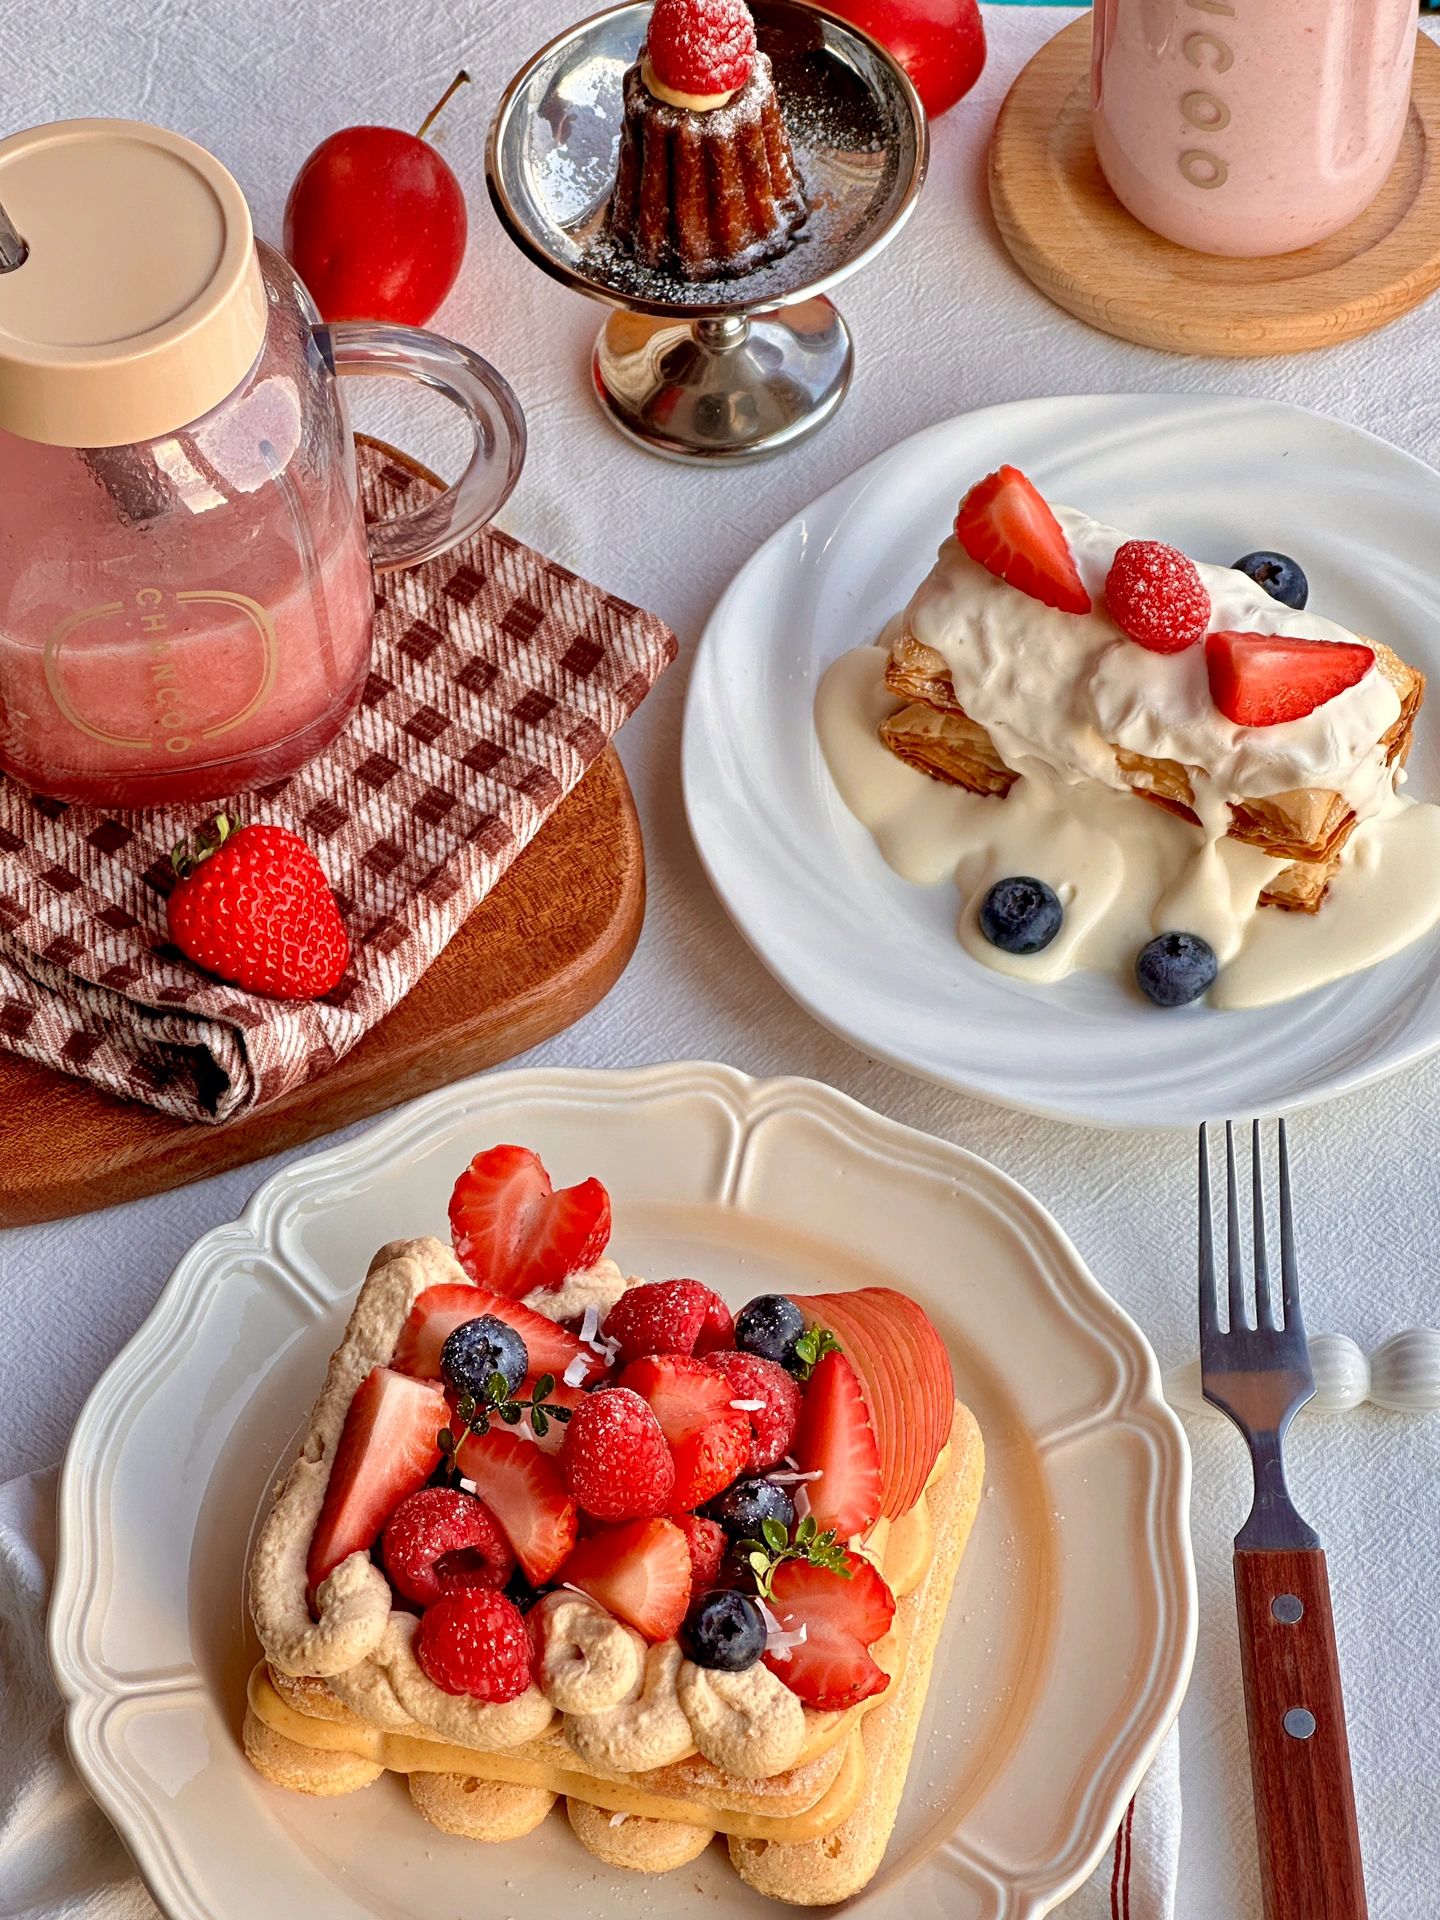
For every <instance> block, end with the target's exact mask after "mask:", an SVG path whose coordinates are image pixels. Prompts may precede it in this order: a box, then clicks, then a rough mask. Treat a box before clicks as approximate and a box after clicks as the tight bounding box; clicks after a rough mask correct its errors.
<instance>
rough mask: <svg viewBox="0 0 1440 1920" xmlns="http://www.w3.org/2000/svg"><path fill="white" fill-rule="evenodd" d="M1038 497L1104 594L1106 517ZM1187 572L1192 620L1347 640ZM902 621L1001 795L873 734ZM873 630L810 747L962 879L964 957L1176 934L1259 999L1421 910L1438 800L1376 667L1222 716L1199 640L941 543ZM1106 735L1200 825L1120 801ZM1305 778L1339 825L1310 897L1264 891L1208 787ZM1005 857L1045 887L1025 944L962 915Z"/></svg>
mask: <svg viewBox="0 0 1440 1920" xmlns="http://www.w3.org/2000/svg"><path fill="white" fill-rule="evenodd" d="M1055 512H1056V514H1057V517H1058V518H1059V519H1060V521H1061V524H1062V525H1063V526H1064V527H1065V530H1066V533H1067V536H1068V538H1069V539H1070V542H1071V547H1072V551H1073V552H1074V553H1075V556H1076V562H1077V565H1078V566H1079V569H1080V572H1081V577H1082V578H1083V579H1084V581H1085V585H1086V587H1087V589H1088V591H1089V592H1090V594H1091V597H1092V600H1093V601H1094V602H1095V604H1096V606H1097V608H1100V609H1103V604H1104V603H1103V588H1104V576H1105V573H1106V571H1108V568H1109V563H1110V560H1111V558H1112V557H1113V555H1114V551H1115V548H1116V546H1118V544H1119V543H1120V541H1121V540H1122V538H1123V537H1124V536H1123V535H1121V534H1119V533H1116V532H1114V531H1113V530H1112V529H1109V528H1104V527H1101V526H1099V525H1098V523H1096V522H1094V521H1091V520H1087V519H1086V518H1085V517H1084V516H1083V515H1079V514H1075V513H1073V512H1071V511H1070V510H1068V509H1066V508H1060V507H1057V508H1056V509H1055ZM1200 572H1201V576H1202V579H1203V580H1204V582H1205V585H1206V587H1207V589H1208V590H1209V592H1210V594H1211V600H1212V619H1211V627H1212V630H1218V629H1219V628H1221V627H1222V626H1223V627H1233V628H1237V629H1242V630H1248V631H1252V632H1285V633H1293V634H1297V635H1303V636H1304V637H1306V638H1310V639H1351V638H1353V637H1354V636H1353V635H1351V634H1349V633H1348V632H1347V631H1346V630H1345V629H1344V628H1341V627H1337V626H1335V625H1334V624H1333V623H1332V622H1329V621H1325V620H1322V619H1320V618H1319V617H1317V616H1315V615H1312V614H1309V613H1308V612H1307V613H1295V612H1293V611H1292V610H1291V609H1288V608H1285V607H1282V606H1281V605H1279V603H1277V602H1276V601H1274V600H1271V599H1270V598H1269V596H1268V595H1266V594H1265V593H1264V592H1263V589H1261V588H1259V587H1257V586H1255V585H1254V583H1253V582H1251V581H1249V580H1248V579H1246V577H1245V576H1244V575H1242V574H1237V573H1235V572H1233V571H1232V570H1231V569H1229V568H1218V567H1201V569H1200ZM902 624H903V625H908V628H909V630H910V632H911V633H912V634H913V635H914V636H915V637H916V638H917V639H920V640H922V641H923V642H924V643H925V644H926V645H927V646H931V647H934V648H935V650H936V651H937V652H939V653H941V654H942V655H943V657H944V658H945V660H946V664H947V666H949V668H950V670H951V674H952V678H953V680H954V683H955V689H956V694H957V697H958V698H959V700H960V702H961V704H962V705H963V706H964V707H965V708H966V710H967V711H968V712H969V713H970V714H971V715H972V716H973V717H974V718H975V719H976V720H977V721H979V722H980V723H981V724H982V725H984V726H985V727H986V728H987V730H988V731H989V732H990V733H991V735H992V737H993V738H994V740H995V743H996V746H997V747H998V749H999V751H1000V753H1001V755H1002V756H1003V758H1004V760H1005V762H1006V764H1007V765H1009V766H1010V767H1012V768H1014V769H1015V770H1016V771H1017V772H1018V773H1019V774H1020V775H1021V778H1020V779H1019V780H1017V781H1016V783H1015V785H1014V786H1013V787H1012V788H1011V789H1010V792H1009V794H1008V795H1007V796H1006V797H1005V798H1004V799H1003V800H1002V799H996V798H992V797H988V796H983V795H979V794H972V793H969V792H967V791H966V790H965V789H963V788H960V787H955V786H950V785H947V784H946V783H944V782H943V781H939V780H935V779H932V778H931V777H930V776H929V775H927V774H924V773H921V772H919V771H918V770H917V769H915V768H913V767H909V766H906V765H905V764H904V763H903V762H902V761H900V760H898V759H897V758H896V757H895V756H894V755H893V754H892V753H890V751H889V750H888V749H887V748H886V747H885V746H884V745H883V744H882V743H881V741H880V739H879V738H878V735H877V731H876V730H877V728H878V726H879V724H880V722H881V721H882V720H883V719H885V718H886V717H887V716H888V715H889V714H891V713H893V712H894V711H896V709H897V707H898V706H899V705H900V704H902V703H901V702H899V701H897V699H896V698H895V696H894V695H893V694H891V693H889V692H888V691H887V689H886V687H885V684H884V672H885V664H886V659H887V655H888V651H889V646H890V643H891V640H892V638H893V635H894V633H895V632H897V631H899V630H900V628H901V626H902ZM881 640H882V644H881V645H880V646H869V647H860V648H857V649H856V650H855V651H854V652H852V653H848V654H845V655H843V656H842V657H841V658H840V659H839V660H837V661H836V662H835V663H834V664H833V665H832V666H831V667H830V669H829V670H828V671H827V673H826V674H825V677H824V679H823V680H822V682H821V685H820V688H819V691H818V694H817V698H816V709H815V717H816V727H817V730H818V733H819V738H820V743H821V747H822V750H823V752H824V755H825V759H826V763H827V765H828V766H829V769H830V773H831V777H832V778H833V780H834V782H835V785H836V788H837V789H838V791H839V793H840V796H841V798H842V799H843V800H844V802H845V804H846V806H847V807H848V808H849V810H850V811H851V812H852V813H853V814H854V815H855V816H856V818H857V819H859V820H860V821H861V822H862V823H863V824H864V825H865V826H866V827H868V828H869V829H870V831H871V833H872V834H873V835H874V838H875V841H876V843H877V845H878V847H879V850H880V852H881V853H882V855H883V856H884V858H885V860H886V861H887V862H888V864H889V865H890V866H891V867H892V868H894V870H895V871H896V872H897V873H899V874H900V875H902V876H903V877H904V878H905V879H907V880H911V881H913V882H915V883H916V884H918V885H921V886H937V885H940V884H942V883H945V882H953V883H955V884H956V885H957V886H958V887H959V888H960V891H961V893H962V895H963V896H964V905H963V907H962V910H961V913H960V918H959V937H960V941H961V944H962V945H963V946H964V947H965V949H966V951H967V952H968V953H970V954H971V955H972V956H973V957H974V958H975V959H976V960H979V961H981V962H982V963H983V964H984V965H986V966H989V967H992V968H994V969H996V970H997V971H999V972H1003V973H1006V974H1009V975H1011V976H1013V977H1014V978H1016V979H1021V980H1030V981H1034V982H1036V983H1037V984H1047V983H1050V982H1053V981H1056V980H1059V979H1062V978H1063V977H1064V976H1065V975H1066V974H1068V973H1070V972H1072V971H1073V970H1074V969H1076V968H1078V967H1087V968H1098V969H1101V970H1104V971H1108V972H1114V973H1117V974H1120V975H1121V976H1123V977H1124V978H1125V979H1126V980H1127V981H1128V980H1130V979H1131V978H1133V967H1134V962H1135V956H1136V954H1137V953H1138V952H1139V950H1140V948H1141V947H1142V946H1144V945H1145V943H1146V942H1147V941H1148V940H1149V939H1151V938H1152V937H1153V936H1154V935H1155V934H1156V933H1164V932H1180V931H1183V932H1188V933H1196V934H1199V935H1201V937H1202V938H1204V939H1206V940H1208V941H1209V943H1210V945H1211V946H1212V947H1213V948H1214V949H1215V953H1216V956H1217V958H1218V960H1219V962H1220V969H1221V970H1220V975H1219V978H1218V979H1217V981H1216V983H1215V985H1214V986H1213V987H1212V988H1211V990H1210V995H1209V999H1210V1003H1211V1005H1213V1006H1218V1007H1230V1008H1241V1007H1261V1006H1268V1005H1271V1004H1273V1003H1275V1002H1277V1001H1281V1000H1287V999H1290V998H1292V997H1293V996H1295V995H1297V994H1300V993H1305V992H1307V991H1309V990H1310V989H1311V988H1314V987H1319V986H1323V985H1325V984H1327V983H1329V982H1330V981H1333V980H1338V979H1341V978H1343V977H1344V976H1345V975H1347V974H1350V973H1354V972H1357V971H1359V970H1360V969H1361V968H1363V967H1368V966H1373V965H1374V964H1375V963H1376V962H1377V961H1380V960H1383V959H1386V958H1388V957H1389V956H1390V955H1391V954H1393V953H1397V952H1399V951H1400V950H1401V949H1402V948H1403V947H1406V946H1408V945H1409V944H1410V943H1411V942H1412V941H1414V940H1416V939H1419V938H1420V936H1421V935H1422V934H1424V933H1426V932H1428V931H1429V930H1430V929H1431V928H1432V927H1434V926H1435V925H1436V924H1437V922H1440V808H1437V807H1435V806H1429V805H1418V804H1416V803H1414V802H1412V801H1410V800H1408V799H1407V798H1405V797H1404V796H1403V795H1402V794H1400V793H1399V792H1397V791H1396V786H1397V784H1398V782H1399V781H1403V778H1404V775H1403V773H1401V774H1399V775H1398V776H1397V775H1394V774H1393V773H1392V770H1391V769H1390V768H1389V767H1388V766H1387V765H1386V764H1385V757H1384V753H1383V751H1382V750H1381V749H1380V748H1379V746H1378V744H1377V743H1378V741H1379V739H1380V737H1381V735H1382V734H1383V733H1384V732H1385V731H1386V729H1387V728H1388V727H1389V726H1390V725H1391V724H1393V721H1394V720H1395V718H1396V717H1397V715H1398V712H1399V702H1398V697H1397V695H1396V694H1395V691H1394V689H1393V688H1392V687H1391V686H1390V684H1389V682H1388V681H1386V680H1385V679H1384V676H1383V675H1382V674H1380V673H1379V671H1378V670H1375V671H1372V672H1371V673H1369V674H1367V675H1366V676H1365V678H1364V679H1363V680H1362V681H1360V682H1359V683H1358V684H1357V685H1356V686H1354V687H1351V688H1349V689H1348V690H1347V691H1346V693H1344V694H1341V695H1339V696H1337V697H1336V698H1335V699H1334V700H1332V701H1327V702H1326V703H1325V704H1324V705H1323V706H1322V707H1318V708H1316V709H1315V711H1314V713H1312V714H1310V715H1307V716H1306V718H1305V719H1304V720H1301V721H1294V722H1289V723H1287V724H1285V725H1283V726H1280V727H1270V728H1265V729H1254V728H1243V727H1236V726H1234V725H1233V724H1232V723H1231V722H1229V721H1228V720H1226V719H1225V717H1224V716H1223V715H1222V714H1220V713H1219V712H1218V711H1217V710H1216V709H1215V707H1214V705H1213V703H1212V702H1211V700H1210V698H1209V690H1208V685H1207V684H1206V682H1205V675H1204V658H1203V649H1202V648H1200V647H1198V646H1197V647H1194V648H1191V649H1189V650H1187V652H1186V653H1183V654H1178V655H1175V654H1172V655H1158V654H1152V653H1148V652H1147V651H1146V650H1145V649H1144V648H1143V647H1139V646H1136V645H1135V644H1134V643H1133V642H1131V641H1129V640H1128V639H1126V638H1125V637H1124V636H1123V635H1122V634H1121V633H1120V632H1119V629H1118V628H1116V627H1115V626H1114V624H1113V622H1111V621H1110V620H1109V618H1108V616H1106V615H1105V614H1104V612H1103V610H1102V611H1098V612H1096V613H1093V614H1090V615H1079V616H1077V615H1073V614H1064V613H1059V612H1056V611H1055V610H1053V609H1050V608H1047V607H1044V606H1042V605H1041V604H1040V603H1039V602H1037V601H1034V600H1031V599H1030V598H1029V597H1028V596H1026V595H1023V594H1021V593H1019V592H1017V590H1015V589H1014V588H1011V587H1008V586H1006V585H1005V583H1004V582H1003V581H1000V580H996V579H995V578H994V577H993V576H992V575H990V574H988V573H986V572H985V570H984V569H983V568H980V567H977V566H976V565H975V564H974V563H973V562H972V561H970V560H969V559H968V557H967V556H966V555H965V554H964V553H963V551H962V550H961V549H960V548H959V546H958V545H957V543H956V542H955V541H953V540H948V541H947V542H946V543H945V545H944V547H942V549H941V553H940V559H939V561H938V562H937V564H936V566H935V568H934V569H933V570H932V572H931V574H930V575H929V577H928V578H927V579H926V581H925V582H924V583H923V584H922V586H921V587H920V589H919V591H918V592H917V593H916V595H915V598H914V600H912V602H911V604H910V607H909V608H908V609H907V610H906V612H905V614H904V615H901V616H897V619H896V620H895V621H893V622H892V623H891V625H890V627H889V628H887V629H886V632H885V633H884V634H883V635H882V636H881ZM1267 736H1268V738H1267ZM1111 742H1116V743H1118V744H1121V745H1123V746H1126V747H1128V748H1130V749H1132V750H1133V751H1135V752H1138V753H1146V754H1150V755H1152V756H1153V757H1155V758H1167V759H1175V760H1179V761H1181V762H1182V763H1183V764H1185V765H1186V766H1187V767H1189V768H1190V770H1191V781H1192V786H1193V788H1194V791H1195V801H1196V812H1197V813H1198V814H1199V815H1200V818H1201V822H1202V825H1201V826H1200V827H1199V828H1197V827H1196V826H1194V825H1192V824H1191V823H1190V822H1188V821H1184V820H1180V819H1177V818H1175V817H1174V816H1173V815H1171V814H1169V813H1167V812H1165V811H1164V809H1162V808H1160V807H1156V806H1152V805H1147V804H1145V803H1143V802H1139V801H1137V800H1136V798H1135V796H1134V794H1133V793H1132V792H1131V791H1130V790H1129V789H1128V788H1127V787H1126V786H1125V785H1124V784H1123V781H1122V780H1121V776H1120V774H1119V771H1118V769H1117V767H1116V764H1115V758H1114V753H1113V751H1112V748H1111V744H1110V743H1111ZM1201 769H1203V770H1204V771H1203V772H1202V771H1201ZM1305 786H1313V787H1320V788H1327V789H1331V790H1334V791H1337V792H1340V793H1343V794H1344V795H1345V796H1346V798H1347V799H1348V800H1349V802H1350V804H1351V805H1352V806H1353V807H1354V809H1355V811H1356V813H1357V815H1358V816H1359V824H1358V825H1357V826H1356V828H1355V830H1354V832H1353V833H1352V835H1351V837H1350V840H1349V842H1348V843H1347V845H1346V848H1345V852H1344V855H1343V857H1342V862H1341V865H1340V868H1339V871H1338V872H1337V873H1336V875H1335V876H1334V878H1333V879H1332V881H1331V883H1330V888H1329V892H1328V894H1327V896H1326V898H1325V901H1324V903H1323V905H1322V907H1321V909H1320V911H1319V912H1318V913H1315V914H1309V913H1300V912H1285V911H1283V910H1281V909H1279V908H1275V907H1266V908H1263V909H1262V908H1260V907H1259V906H1258V900H1259V896H1260V894H1261V893H1262V892H1263V891H1264V889H1265V887H1266V885H1267V884H1268V883H1269V881H1270V880H1271V879H1272V878H1273V877H1274V876H1275V875H1276V874H1278V873H1279V872H1281V871H1282V870H1283V869H1284V867H1285V865H1286V864H1287V863H1286V862H1285V861H1283V860H1275V859H1272V858H1271V857H1270V856H1269V855H1268V854H1265V853H1263V852H1261V851H1260V850H1259V849H1258V848H1255V847H1251V846H1247V845H1245V844H1243V843H1241V842H1240V841H1237V840H1232V839H1230V838H1228V837H1226V835H1225V826H1226V824H1227V823H1228V819H1229V803H1230V800H1231V799H1232V798H1241V797H1244V795H1245V794H1246V793H1247V792H1249V793H1250V794H1252V795H1256V794H1264V793H1275V792H1282V791H1288V790H1289V789H1291V788H1295V787H1305ZM1018 873H1025V874H1033V875H1035V876H1036V877H1038V878H1039V879H1041V880H1045V881H1047V882H1048V883H1049V884H1050V885H1051V886H1052V887H1054V889H1055V891H1056V892H1057V893H1058V894H1059V896H1060V899H1061V901H1062V902H1063V904H1064V907H1065V920H1064V924H1063V926H1062V928H1061V930H1060V933H1059V934H1058V935H1057V936H1056V938H1055V940H1054V941H1053V942H1052V943H1051V945H1050V946H1049V947H1047V948H1045V949H1044V951H1043V952H1041V953H1038V954H1031V955H1016V954H1007V953H1004V952H1002V951H1000V950H999V949H998V948H996V947H992V946H991V945H990V943H989V942H988V941H987V940H986V939H985V938H984V936H983V934H982V933H981V932H980V928H979V924H978V909H979V903H980V901H981V900H983V898H984V896H985V893H986V891H987V889H988V888H989V887H990V886H991V884H992V883H993V882H994V881H996V880H998V879H1001V878H1003V877H1005V876H1006V875H1009V874H1018Z"/></svg>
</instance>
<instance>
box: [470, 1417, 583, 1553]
mask: <svg viewBox="0 0 1440 1920" xmlns="http://www.w3.org/2000/svg"><path fill="white" fill-rule="evenodd" d="M459 1460H460V1471H461V1473H462V1474H463V1475H464V1476H465V1478H466V1479H467V1480H473V1481H474V1482H475V1491H476V1492H477V1493H478V1494H479V1495H480V1498H481V1499H482V1500H483V1501H484V1502H485V1504H486V1506H488V1507H489V1509H490V1511H491V1512H492V1513H493V1514H494V1515H495V1518H496V1519H497V1520H498V1521H499V1522H500V1525H501V1527H502V1529H503V1530H504V1534H505V1538H506V1539H507V1540H508V1541H509V1542H510V1544H511V1546H512V1547H513V1548H514V1549H515V1553H516V1557H517V1558H518V1559H519V1562H520V1565H521V1567H522V1568H523V1569H524V1573H525V1578H526V1579H527V1580H528V1581H529V1582H530V1584H531V1585H532V1586H535V1587H539V1586H543V1585H544V1584H545V1582H546V1581H547V1580H549V1579H551V1578H552V1577H553V1576H554V1573H555V1571H556V1569H557V1568H558V1567H559V1565H560V1563H561V1562H562V1561H563V1560H564V1558H565V1556H566V1554H567V1553H569V1551H570V1549H571V1547H573V1546H574V1544H575V1520H576V1514H575V1502H574V1501H573V1500H572V1499H571V1498H570V1492H569V1489H568V1488H567V1487H566V1485H565V1481H564V1479H563V1477H562V1476H561V1473H560V1469H559V1467H558V1466H557V1465H556V1464H555V1461H554V1460H553V1459H552V1458H551V1457H550V1455H549V1454H548V1453H545V1452H544V1451H542V1449H541V1448H539V1447H537V1446H536V1445H535V1443H534V1442H533V1440H522V1439H520V1438H519V1436H518V1435H516V1434H513V1433H509V1432H507V1431H506V1430H505V1429H504V1428H503V1427H492V1428H491V1429H490V1431H489V1432H488V1433H472V1434H471V1435H470V1437H469V1438H468V1439H467V1440H464V1441H462V1443H461V1446H460V1454H459Z"/></svg>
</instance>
